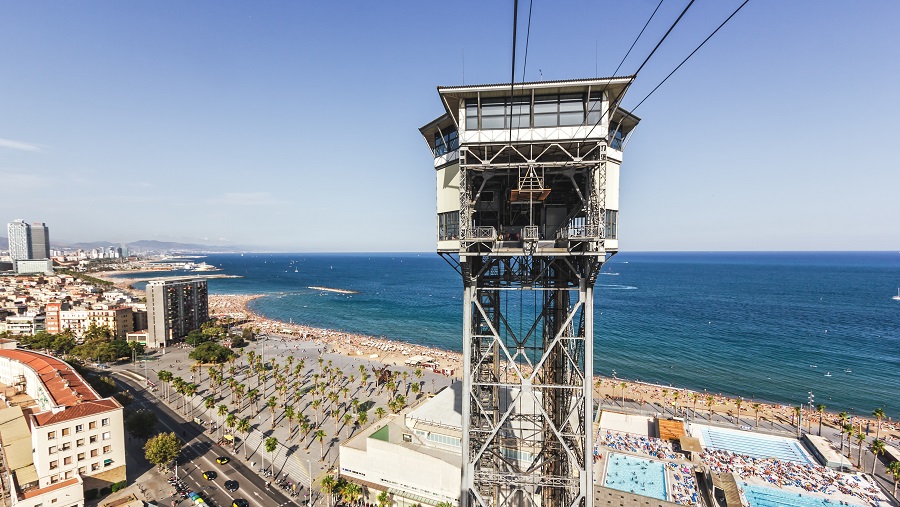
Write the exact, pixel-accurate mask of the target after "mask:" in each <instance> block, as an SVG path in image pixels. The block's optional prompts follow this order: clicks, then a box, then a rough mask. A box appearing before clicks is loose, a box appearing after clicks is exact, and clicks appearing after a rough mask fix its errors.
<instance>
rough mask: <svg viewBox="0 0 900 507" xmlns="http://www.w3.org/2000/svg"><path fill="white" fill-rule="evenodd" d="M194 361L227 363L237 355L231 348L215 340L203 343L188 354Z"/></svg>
mask: <svg viewBox="0 0 900 507" xmlns="http://www.w3.org/2000/svg"><path fill="white" fill-rule="evenodd" d="M188 357H189V358H191V359H193V360H194V361H200V362H203V363H216V364H219V363H225V362H227V361H228V360H229V359H231V358H232V357H237V354H235V353H234V352H233V351H232V350H231V349H229V348H227V347H223V346H221V345H219V344H218V343H215V342H206V343H202V344H200V345H199V346H197V348H195V349H194V350H192V351H191V353H190V354H188Z"/></svg>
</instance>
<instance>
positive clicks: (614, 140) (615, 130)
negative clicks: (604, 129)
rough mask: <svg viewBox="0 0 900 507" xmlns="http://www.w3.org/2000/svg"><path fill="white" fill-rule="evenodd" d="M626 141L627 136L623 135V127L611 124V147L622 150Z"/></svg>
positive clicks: (615, 123) (616, 123)
mask: <svg viewBox="0 0 900 507" xmlns="http://www.w3.org/2000/svg"><path fill="white" fill-rule="evenodd" d="M624 140H625V134H623V133H622V127H621V125H619V124H618V122H614V121H612V122H609V147H610V148H613V149H616V150H621V149H622V141H624Z"/></svg>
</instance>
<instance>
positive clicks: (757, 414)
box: [753, 403, 762, 428]
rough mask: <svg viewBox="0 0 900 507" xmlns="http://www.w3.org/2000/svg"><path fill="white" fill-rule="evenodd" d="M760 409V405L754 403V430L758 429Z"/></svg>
mask: <svg viewBox="0 0 900 507" xmlns="http://www.w3.org/2000/svg"><path fill="white" fill-rule="evenodd" d="M761 407H762V405H760V404H759V403H754V404H753V412H754V414H755V415H756V424H755V426H754V428H758V427H759V409H760V408H761Z"/></svg>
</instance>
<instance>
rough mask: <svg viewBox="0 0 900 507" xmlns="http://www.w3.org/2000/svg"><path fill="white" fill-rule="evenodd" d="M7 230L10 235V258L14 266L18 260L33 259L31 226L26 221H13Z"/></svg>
mask: <svg viewBox="0 0 900 507" xmlns="http://www.w3.org/2000/svg"><path fill="white" fill-rule="evenodd" d="M6 230H7V232H8V233H9V234H8V237H9V257H10V259H12V261H13V265H15V263H16V261H18V260H27V259H31V258H32V256H31V226H30V225H28V223H26V222H25V221H24V220H13V221H12V222H10V223H9V225H7V227H6Z"/></svg>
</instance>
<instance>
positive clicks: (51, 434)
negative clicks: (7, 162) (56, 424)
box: [47, 431, 56, 440]
mask: <svg viewBox="0 0 900 507" xmlns="http://www.w3.org/2000/svg"><path fill="white" fill-rule="evenodd" d="M54 438H56V432H55V431H48V432H47V440H53V439H54Z"/></svg>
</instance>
